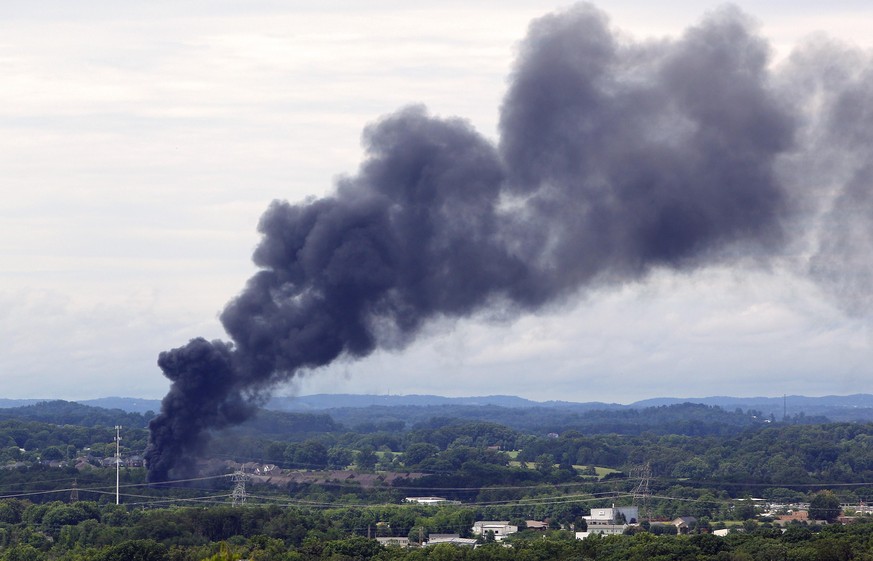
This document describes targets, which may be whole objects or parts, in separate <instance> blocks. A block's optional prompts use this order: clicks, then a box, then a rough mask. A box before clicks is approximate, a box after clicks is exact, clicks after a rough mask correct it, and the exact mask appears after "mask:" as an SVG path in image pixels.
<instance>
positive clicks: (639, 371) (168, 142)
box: [0, 0, 873, 403]
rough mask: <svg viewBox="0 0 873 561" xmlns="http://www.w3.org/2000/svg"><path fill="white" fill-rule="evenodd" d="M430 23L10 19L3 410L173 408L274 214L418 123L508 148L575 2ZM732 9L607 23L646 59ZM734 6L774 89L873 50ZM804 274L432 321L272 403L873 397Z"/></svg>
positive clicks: (621, 290) (667, 6) (800, 13)
mask: <svg viewBox="0 0 873 561" xmlns="http://www.w3.org/2000/svg"><path fill="white" fill-rule="evenodd" d="M428 4H432V5H433V6H434V7H424V6H425V3H415V2H408V1H405V2H404V1H379V2H366V3H364V2H318V3H313V2H295V1H285V2H232V1H226V2H188V3H184V2H182V3H180V2H148V3H143V2H136V3H135V2H75V3H70V2H60V1H58V2H39V3H36V2H4V3H2V5H0V28H2V33H0V71H2V76H3V78H2V83H3V87H2V88H0V122H2V129H0V130H2V132H0V337H2V341H3V345H2V351H0V396H2V397H9V398H33V397H39V398H62V399H85V398H92V397H101V396H109V395H122V396H131V397H148V398H158V397H161V396H162V395H163V394H164V393H165V392H166V390H167V388H168V386H169V383H168V381H167V380H166V379H164V378H163V376H162V375H161V372H160V370H159V369H158V368H157V366H156V364H155V361H156V358H157V355H158V353H159V352H160V351H163V350H166V349H169V348H172V347H177V346H180V345H182V344H184V343H186V342H187V341H188V340H189V339H191V338H193V337H197V336H204V337H207V338H220V337H223V336H224V333H223V331H222V328H221V325H220V322H219V321H218V317H217V316H218V313H219V312H220V311H221V309H222V307H223V306H224V304H225V303H226V302H227V301H228V300H229V299H230V298H232V297H233V296H234V295H236V294H237V293H238V292H239V291H240V289H241V288H242V287H243V285H244V283H245V281H246V279H247V278H248V277H250V276H251V275H252V273H253V272H254V271H255V268H254V266H253V265H252V262H251V252H252V249H253V248H254V247H255V245H256V244H257V242H258V234H257V232H256V226H257V222H258V218H259V217H260V215H261V214H262V212H263V211H264V210H265V209H266V207H267V205H268V204H269V203H270V201H271V200H273V199H286V200H289V201H292V202H294V201H300V200H303V199H305V198H307V197H320V196H324V195H325V194H328V193H330V192H331V191H332V189H333V186H334V182H335V180H336V178H337V177H339V176H342V175H350V174H354V173H355V171H356V167H357V165H358V163H359V161H360V159H361V157H362V151H361V148H360V135H361V131H362V129H363V128H364V127H365V126H366V125H367V124H368V123H371V122H373V121H374V120H376V119H378V118H379V117H380V115H384V114H386V113H389V112H392V111H395V110H397V109H398V108H400V107H403V106H404V105H408V104H412V103H422V104H424V105H426V106H427V107H428V109H429V111H430V113H431V114H434V115H438V116H459V117H462V118H464V119H467V120H469V121H470V122H471V123H472V125H473V126H474V127H475V128H476V129H477V130H479V131H480V132H481V133H482V134H484V135H485V136H486V137H488V138H490V139H492V140H494V141H495V142H496V141H497V121H498V117H499V114H498V111H499V107H500V103H501V99H502V98H503V95H504V93H505V92H506V87H507V80H508V76H509V73H510V71H511V68H512V64H513V60H514V58H515V55H516V54H517V47H518V45H519V42H520V41H521V40H522V39H523V38H524V36H525V33H526V30H527V26H528V23H529V22H530V21H531V20H532V19H533V18H536V17H539V16H542V15H544V14H546V13H549V12H551V11H553V10H556V9H559V8H561V7H562V6H564V5H565V3H559V2H549V1H538V2H535V1H521V0H516V1H510V2H485V1H470V0H466V1H464V2H440V3H428ZM718 5H719V3H715V2H699V1H697V2H691V1H683V0H665V1H663V2H659V3H652V2H642V1H641V0H613V1H611V2H609V3H608V4H602V5H601V8H602V9H604V10H605V11H606V13H607V14H608V15H609V17H610V20H611V23H612V25H613V26H614V27H616V28H618V29H620V30H622V31H623V32H625V33H627V34H628V36H630V37H633V38H635V39H645V38H662V37H676V36H679V35H680V34H681V33H682V32H683V30H684V29H685V28H686V27H687V26H689V25H693V24H695V23H696V22H698V21H699V20H700V18H701V17H703V15H704V14H705V12H706V11H707V10H708V9H712V8H714V7H716V6H718ZM738 5H739V6H740V7H741V8H742V9H743V10H744V11H745V12H747V13H748V14H749V15H751V16H752V17H753V18H754V19H755V20H756V21H757V22H758V24H759V25H760V33H761V34H762V35H763V36H764V37H766V38H767V39H768V40H769V41H770V43H771V45H772V48H773V52H774V61H773V64H774V65H778V64H779V61H780V60H782V59H784V58H785V57H787V56H788V55H789V53H790V52H791V51H792V49H793V48H794V47H796V46H798V45H800V44H801V43H802V42H803V41H805V40H806V39H807V38H808V37H809V36H810V35H811V34H821V33H823V34H826V35H828V36H830V37H833V38H836V39H839V40H840V41H845V42H847V43H848V44H850V45H853V46H855V47H858V48H862V49H868V50H869V49H870V48H871V46H873V40H871V39H870V28H871V25H873V8H871V7H870V3H869V2H867V1H857V2H850V1H842V2H835V3H824V2H811V1H802V2H798V1H792V2H789V1H787V0H785V1H782V0H779V1H777V0H759V1H756V2H739V3H738ZM419 6H420V7H419ZM498 7H499V8H498ZM859 258H860V259H865V258H873V256H870V255H861V256H860V257H859ZM795 269H796V267H794V266H782V265H780V264H775V265H772V266H769V267H757V268H755V269H749V268H744V269H742V270H739V269H737V268H736V267H733V268H729V267H713V268H707V269H704V270H699V271H696V272H695V273H693V274H688V273H683V274H677V273H671V272H669V271H656V272H655V273H654V274H653V275H651V276H650V277H649V278H647V279H646V280H645V281H644V282H641V283H636V284H625V285H622V286H617V287H609V288H603V289H598V290H597V291H594V292H588V293H585V294H580V295H579V297H578V298H576V299H572V300H570V301H563V302H561V303H560V304H559V305H555V306H552V307H550V308H548V309H546V310H543V311H541V312H540V313H539V314H537V315H531V316H524V317H521V318H516V319H514V320H512V321H498V320H494V319H489V318H487V317H479V318H474V319H471V320H457V321H448V320H447V321H444V322H437V323H434V324H432V325H430V326H428V328H427V329H426V330H425V333H424V334H423V336H421V337H420V338H419V339H418V341H416V342H415V343H414V344H412V345H411V346H409V347H408V348H406V349H405V350H403V351H401V352H381V351H379V352H377V353H375V354H374V355H372V356H370V357H368V358H367V359H364V360H362V361H358V362H352V361H348V360H345V361H340V363H339V364H334V365H333V366H331V367H329V368H326V369H323V370H319V371H315V372H311V373H308V374H306V375H305V376H302V377H299V378H298V379H297V381H296V382H295V383H293V384H292V385H288V386H285V387H282V388H278V389H277V391H278V392H279V393H283V394H290V393H295V392H296V393H303V394H310V393H321V392H333V393H379V394H384V393H392V394H412V393H433V394H440V395H450V396H462V395H488V394H514V395H520V396H524V397H528V398H532V399H538V400H547V399H564V400H574V401H594V400H598V401H614V402H620V403H628V402H631V401H635V400H638V399H643V398H647V397H657V396H677V397H692V396H709V395H735V396H755V395H767V396H778V395H782V394H783V393H787V394H803V395H828V394H849V393H856V392H873V376H871V375H870V373H871V366H870V365H871V364H873V338H871V335H870V333H869V323H870V317H869V314H868V313H866V312H864V311H863V310H862V311H860V312H859V311H858V310H855V313H847V311H846V309H845V307H844V306H843V307H841V306H839V305H837V302H835V301H834V300H833V299H832V298H831V296H830V295H829V294H828V293H826V292H825V291H822V289H821V288H820V286H818V285H816V284H814V283H813V282H811V281H810V280H808V279H807V278H806V277H805V276H804V275H799V274H795V273H794V272H793V271H794V270H795Z"/></svg>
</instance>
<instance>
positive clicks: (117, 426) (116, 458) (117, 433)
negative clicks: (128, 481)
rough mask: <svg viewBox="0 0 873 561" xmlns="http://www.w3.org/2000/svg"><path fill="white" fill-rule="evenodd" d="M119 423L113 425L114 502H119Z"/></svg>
mask: <svg viewBox="0 0 873 561" xmlns="http://www.w3.org/2000/svg"><path fill="white" fill-rule="evenodd" d="M120 483H121V425H115V504H120V503H121V494H120V487H121V486H120V485H119V484H120Z"/></svg>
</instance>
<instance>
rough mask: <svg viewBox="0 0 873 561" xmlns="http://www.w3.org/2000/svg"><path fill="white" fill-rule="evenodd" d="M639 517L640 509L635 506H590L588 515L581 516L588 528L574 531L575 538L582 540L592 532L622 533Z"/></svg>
mask: <svg viewBox="0 0 873 561" xmlns="http://www.w3.org/2000/svg"><path fill="white" fill-rule="evenodd" d="M639 517H640V509H639V507H636V506H615V505H613V506H612V507H611V508H592V509H591V514H590V515H588V516H583V517H582V518H583V519H584V520H585V522H586V523H587V524H588V529H587V530H585V531H583V532H576V539H579V540H583V539H585V538H587V537H588V536H590V535H593V534H604V535H611V534H623V533H624V531H625V529H626V528H627V527H628V526H629V525H631V524H636V523H637V522H639Z"/></svg>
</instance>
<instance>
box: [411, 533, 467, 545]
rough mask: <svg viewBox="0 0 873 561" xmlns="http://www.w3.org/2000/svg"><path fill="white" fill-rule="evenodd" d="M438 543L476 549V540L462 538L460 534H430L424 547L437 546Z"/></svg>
mask: <svg viewBox="0 0 873 561" xmlns="http://www.w3.org/2000/svg"><path fill="white" fill-rule="evenodd" d="M438 543H449V544H452V545H458V546H464V547H476V540H475V539H473V538H462V537H461V535H460V534H429V535H428V536H427V543H425V544H424V545H436V544H438Z"/></svg>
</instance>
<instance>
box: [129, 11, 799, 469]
mask: <svg viewBox="0 0 873 561" xmlns="http://www.w3.org/2000/svg"><path fill="white" fill-rule="evenodd" d="M767 63H768V45H767V44H766V42H765V41H764V40H763V39H761V38H760V37H759V36H757V35H756V34H755V33H754V31H753V29H752V26H751V25H750V24H749V22H748V21H747V20H746V18H745V17H744V16H743V15H742V14H740V13H739V12H737V11H736V10H733V9H726V10H722V11H720V12H716V13H714V14H712V15H710V16H708V17H707V18H706V19H705V20H704V21H703V22H702V23H701V24H700V25H699V26H697V27H694V28H692V29H690V30H688V31H687V32H686V34H685V35H684V36H683V37H681V38H680V39H679V40H676V41H661V42H652V43H633V42H629V41H628V40H626V39H620V38H619V37H618V35H617V34H616V33H614V32H613V31H612V30H611V29H610V27H609V24H608V21H607V19H606V17H605V16H604V15H603V14H602V13H601V12H599V11H598V10H596V9H595V8H593V7H591V6H588V5H580V6H577V7H574V8H572V9H570V10H568V11H565V12H562V13H558V14H554V15H549V16H546V17H544V18H542V19H539V20H537V21H535V22H534V23H533V24H532V25H531V28H530V31H529V35H528V37H527V39H526V41H525V43H524V44H523V47H522V49H521V54H520V58H519V61H518V62H517V64H516V67H515V69H514V72H513V75H512V81H511V84H510V87H509V90H508V93H507V95H506V98H505V100H504V102H503V106H502V108H501V121H500V133H501V137H500V142H499V144H498V145H497V146H495V145H494V144H493V143H491V142H489V141H488V140H487V139H485V138H484V137H483V136H481V135H480V134H479V133H477V132H476V131H475V130H473V129H472V127H471V126H470V125H469V124H468V123H467V122H465V121H463V120H460V119H440V118H435V117H431V116H429V115H428V114H427V112H426V110H425V109H424V108H421V107H410V108H406V109H403V110H400V111H398V112H397V113H395V114H393V115H389V116H387V117H384V118H383V119H381V120H380V121H378V122H376V123H375V124H373V125H371V126H370V127H368V128H367V129H366V130H365V132H364V141H363V143H364V148H365V151H366V158H365V161H364V163H363V164H362V166H361V168H360V170H359V172H358V174H357V175H356V176H354V177H352V178H348V179H343V180H341V181H339V183H338V185H337V187H336V192H335V194H334V195H332V196H330V197H326V198H323V199H319V200H312V201H307V202H304V203H298V204H291V203H288V202H284V201H276V202H274V203H273V204H272V205H271V206H270V208H269V209H268V210H267V212H266V213H265V214H264V216H263V217H262V218H261V221H260V224H259V230H260V232H261V233H262V235H263V238H262V241H261V243H260V245H259V246H258V248H257V249H256V251H255V254H254V262H255V263H256V265H257V266H258V267H259V268H260V270H259V272H258V273H257V274H256V275H255V276H254V277H253V278H252V279H250V280H249V282H248V283H247V285H246V287H245V289H244V290H243V292H242V293H241V294H240V295H239V296H237V297H236V298H235V299H234V300H232V301H231V302H230V303H229V304H228V305H227V306H226V307H225V309H224V311H223V313H222V314H221V321H222V324H223V326H224V328H225V329H226V331H227V333H228V335H229V336H230V338H231V339H232V341H233V342H232V343H226V342H222V341H212V342H209V341H206V340H203V339H195V340H192V341H191V342H190V343H189V344H188V345H186V346H184V347H180V348H178V349H174V350H171V351H167V352H164V353H161V355H160V357H159V360H158V363H159V365H160V367H161V369H162V370H163V372H164V373H165V375H166V376H167V377H168V378H169V379H170V380H171V381H172V386H171V389H170V391H169V393H168V394H167V396H166V397H165V398H164V401H163V403H162V408H161V413H160V414H159V415H158V416H157V417H156V418H155V419H154V420H153V421H152V422H151V423H150V429H151V438H150V444H149V449H148V450H147V452H146V456H147V461H148V468H149V479H150V480H151V481H160V480H164V479H167V478H168V477H170V475H171V470H172V471H173V474H183V473H185V471H186V469H187V468H188V466H189V465H190V463H191V461H192V460H193V458H194V457H196V455H197V453H198V451H199V450H200V449H201V447H202V445H203V443H204V442H205V439H206V438H207V437H208V434H209V432H210V431H211V430H214V429H220V428H222V427H225V426H228V425H231V424H235V423H239V422H241V421H242V420H244V419H245V418H247V417H248V416H250V415H251V414H252V413H253V411H254V406H255V405H257V404H258V403H260V402H261V400H262V399H264V397H265V396H266V395H267V394H268V392H269V391H270V388H272V387H273V386H275V385H276V384H278V383H281V382H282V381H286V380H288V379H289V378H291V377H293V376H294V375H295V373H296V372H298V371H299V370H300V369H312V368H317V367H319V366H323V365H326V364H329V363H331V362H332V361H333V360H335V359H337V358H338V357H340V356H347V357H353V358H360V357H365V356H367V355H368V354H370V353H372V352H373V351H374V350H375V349H377V348H380V347H381V348H394V349H398V348H402V347H403V346H404V345H405V344H406V343H408V342H410V341H411V340H412V339H413V338H414V336H415V335H416V334H417V333H418V332H419V331H420V329H421V328H422V326H423V325H424V324H425V323H426V322H428V321H429V320H433V319H435V318H438V317H467V316H470V315H471V314H474V313H476V312H478V311H482V310H484V309H493V308H499V309H501V310H502V311H503V312H504V315H506V314H509V315H511V314H516V313H523V312H524V311H527V310H533V309H537V308H538V307H540V306H543V305H545V304H548V303H550V302H554V301H556V300H557V299H559V298H562V297H566V296H570V295H572V294H574V293H577V292H578V291H580V290H583V289H585V288H587V287H591V286H594V285H598V284H602V283H610V282H626V281H632V280H637V279H640V278H642V277H643V276H644V275H646V274H647V273H648V272H649V271H650V270H651V269H652V268H654V267H662V266H666V267H673V268H683V269H686V268H692V267H696V266H701V265H704V264H706V263H708V262H712V261H713V260H716V259H722V258H724V256H725V254H727V253H728V251H727V250H729V249H733V250H734V251H735V252H736V251H738V250H737V248H742V251H743V252H746V253H752V254H759V253H766V252H767V251H769V250H771V249H773V248H775V247H778V246H779V244H780V242H781V240H782V237H783V228H782V220H783V217H784V215H785V213H786V211H787V208H788V207H787V203H786V201H787V197H786V193H785V190H784V188H783V186H782V185H781V184H780V182H779V181H777V179H776V175H775V173H774V162H775V161H776V158H777V157H778V156H779V155H780V154H782V153H784V152H785V151H786V150H788V149H789V148H790V147H791V145H792V141H793V135H794V130H795V125H794V119H793V117H792V116H791V115H790V114H789V113H788V112H787V111H785V110H784V109H783V108H782V107H781V106H780V104H779V102H778V100H777V98H776V96H775V94H774V93H773V91H772V88H771V87H770V84H769V75H768V72H767Z"/></svg>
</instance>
